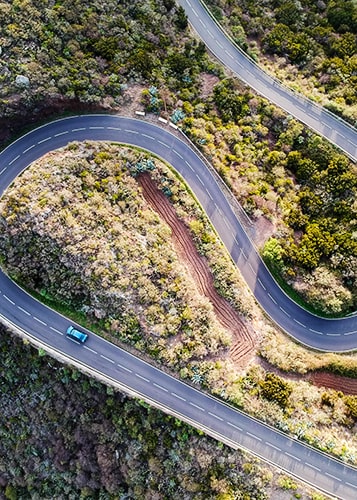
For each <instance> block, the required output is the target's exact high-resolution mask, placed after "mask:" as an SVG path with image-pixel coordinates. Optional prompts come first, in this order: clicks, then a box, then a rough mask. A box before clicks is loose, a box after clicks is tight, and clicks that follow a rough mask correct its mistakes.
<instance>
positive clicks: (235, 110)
mask: <svg viewBox="0 0 357 500" xmlns="http://www.w3.org/2000/svg"><path fill="white" fill-rule="evenodd" d="M213 97H214V102H215V104H216V105H217V107H218V109H219V111H220V112H221V114H222V118H223V120H224V121H226V122H228V121H236V120H238V119H239V118H241V117H244V116H246V115H247V114H248V113H249V112H250V109H249V106H248V101H249V99H250V98H251V97H252V96H251V94H250V93H248V92H245V93H244V94H241V93H240V92H239V90H238V88H236V87H235V83H234V81H233V80H229V79H227V80H224V81H223V82H221V83H219V84H217V85H216V86H215V87H214V90H213Z"/></svg>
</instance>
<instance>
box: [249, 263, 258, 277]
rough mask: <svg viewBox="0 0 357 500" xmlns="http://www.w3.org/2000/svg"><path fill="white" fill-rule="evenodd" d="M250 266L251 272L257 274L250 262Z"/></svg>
mask: <svg viewBox="0 0 357 500" xmlns="http://www.w3.org/2000/svg"><path fill="white" fill-rule="evenodd" d="M248 266H249V267H250V270H251V271H252V273H253V274H256V272H255V270H254V269H253V266H252V264H251V263H250V262H248Z"/></svg>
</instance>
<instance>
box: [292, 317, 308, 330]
mask: <svg viewBox="0 0 357 500" xmlns="http://www.w3.org/2000/svg"><path fill="white" fill-rule="evenodd" d="M293 320H294V321H295V323H297V324H298V325H300V326H302V327H303V328H306V325H304V323H301V321H299V320H298V319H296V318H293Z"/></svg>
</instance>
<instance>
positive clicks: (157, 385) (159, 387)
mask: <svg viewBox="0 0 357 500" xmlns="http://www.w3.org/2000/svg"><path fill="white" fill-rule="evenodd" d="M153 385H154V386H155V387H157V388H158V389H160V390H161V391H164V392H169V391H168V389H166V387H162V385H159V384H156V383H155V382H154V384H153Z"/></svg>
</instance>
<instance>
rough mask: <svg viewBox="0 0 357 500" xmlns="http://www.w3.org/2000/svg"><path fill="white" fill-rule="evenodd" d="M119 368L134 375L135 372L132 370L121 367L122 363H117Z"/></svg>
mask: <svg viewBox="0 0 357 500" xmlns="http://www.w3.org/2000/svg"><path fill="white" fill-rule="evenodd" d="M117 366H119V368H121V369H122V370H125V371H126V372H129V373H133V370H130V369H129V368H127V367H126V366H123V365H121V364H120V363H117Z"/></svg>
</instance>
